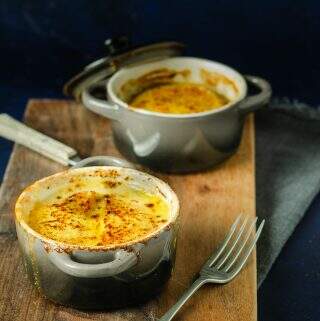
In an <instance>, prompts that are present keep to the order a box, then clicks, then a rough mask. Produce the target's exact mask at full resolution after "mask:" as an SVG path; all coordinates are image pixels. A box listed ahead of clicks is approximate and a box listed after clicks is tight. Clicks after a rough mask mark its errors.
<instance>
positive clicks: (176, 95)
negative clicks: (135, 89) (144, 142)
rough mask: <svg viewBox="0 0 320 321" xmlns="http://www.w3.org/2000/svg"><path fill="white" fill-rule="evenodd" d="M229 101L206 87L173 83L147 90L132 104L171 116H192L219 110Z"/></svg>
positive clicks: (135, 98) (134, 99) (131, 103)
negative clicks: (192, 114)
mask: <svg viewBox="0 0 320 321" xmlns="http://www.w3.org/2000/svg"><path fill="white" fill-rule="evenodd" d="M227 103H228V99H227V98H226V97H224V96H222V95H220V94H218V93H217V92H215V91H213V90H211V89H210V88H208V87H207V86H205V85H201V84H192V83H173V84H167V85H161V86H157V87H154V88H151V89H147V90H145V91H144V92H142V93H141V94H139V95H137V96H136V97H134V98H133V100H132V101H131V102H130V105H131V106H132V107H135V108H143V109H147V110H150V111H155V112H160V113H169V114H190V113H200V112H203V111H207V110H211V109H215V108H219V107H221V106H223V105H225V104H227Z"/></svg>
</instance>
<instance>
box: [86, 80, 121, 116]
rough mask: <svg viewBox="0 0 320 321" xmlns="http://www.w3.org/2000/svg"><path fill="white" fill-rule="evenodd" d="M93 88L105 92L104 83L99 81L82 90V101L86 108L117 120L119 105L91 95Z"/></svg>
mask: <svg viewBox="0 0 320 321" xmlns="http://www.w3.org/2000/svg"><path fill="white" fill-rule="evenodd" d="M95 90H103V92H106V83H105V82H100V83H96V84H92V85H91V86H89V87H88V88H86V89H84V90H83V92H82V96H81V97H82V103H83V104H84V106H85V107H86V108H88V109H89V110H91V111H93V112H94V113H96V114H99V115H101V116H104V117H107V118H111V119H114V120H118V119H119V118H120V108H119V106H117V105H115V104H112V103H110V102H109V101H108V100H106V99H100V98H97V97H95V96H94V95H93V92H94V91H95ZM105 97H107V95H105Z"/></svg>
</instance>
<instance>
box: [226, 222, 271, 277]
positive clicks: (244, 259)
mask: <svg viewBox="0 0 320 321" xmlns="http://www.w3.org/2000/svg"><path fill="white" fill-rule="evenodd" d="M264 223H265V220H263V221H262V222H261V223H260V225H259V228H258V230H257V232H256V235H255V237H254V239H253V240H252V242H251V244H250V245H249V246H248V247H247V251H246V252H245V253H244V256H243V257H242V258H241V260H240V261H239V262H237V263H236V264H235V267H234V269H233V271H232V272H231V273H232V278H234V277H235V276H236V275H237V274H238V273H239V272H240V271H241V269H242V268H243V266H244V265H245V264H246V262H247V260H248V258H249V256H250V254H251V252H252V250H253V249H254V247H255V245H256V243H257V241H258V239H259V237H260V234H261V232H262V229H263V226H264Z"/></svg>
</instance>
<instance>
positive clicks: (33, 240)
mask: <svg viewBox="0 0 320 321" xmlns="http://www.w3.org/2000/svg"><path fill="white" fill-rule="evenodd" d="M96 171H100V172H101V171H103V173H106V174H107V173H108V172H109V171H113V172H114V171H117V173H118V174H119V176H117V177H116V178H114V180H116V181H117V182H121V183H127V184H132V186H134V187H135V188H141V189H143V190H146V191H148V192H150V193H160V194H161V195H163V196H164V198H165V199H166V201H167V202H168V204H169V210H170V213H169V220H168V222H167V224H166V225H165V226H163V227H161V228H160V229H158V230H156V231H154V232H153V233H152V234H149V235H147V236H146V237H143V238H141V239H138V240H136V241H131V242H128V243H126V244H119V245H118V246H107V245H105V246H95V247H92V246H91V247H86V246H80V245H70V244H65V243H61V242H58V241H54V240H52V239H48V238H46V237H44V236H43V235H40V234H39V233H37V232H36V231H34V230H33V229H32V228H31V227H30V226H29V225H28V220H27V218H28V215H29V213H30V211H31V210H32V208H33V206H34V205H35V204H36V203H37V202H39V201H41V200H43V199H46V198H47V197H48V196H49V195H50V194H51V193H53V192H54V191H55V190H56V189H59V188H60V187H66V186H68V184H70V179H71V178H72V177H74V176H79V175H80V176H83V177H84V176H86V175H89V176H90V175H95V173H96ZM128 177H129V181H128ZM128 182H130V183H128ZM178 216H179V202H178V199H177V197H176V195H175V193H174V192H173V191H172V190H171V188H170V187H169V186H168V185H167V184H166V183H164V182H163V181H161V180H159V179H158V178H156V177H153V176H151V175H148V174H146V173H143V172H140V171H138V170H135V169H131V168H123V167H115V166H93V167H85V168H77V169H72V170H68V171H65V172H62V173H58V174H55V175H52V176H49V177H46V178H44V179H41V180H39V181H37V182H35V183H34V184H32V185H31V186H29V187H28V188H27V189H25V190H24V191H23V192H22V194H21V195H20V197H19V198H18V200H17V203H16V207H15V223H16V230H17V235H18V241H19V245H20V248H21V252H22V256H23V259H24V263H25V266H26V269H27V273H28V275H29V277H30V279H31V281H32V283H33V284H34V286H35V287H36V288H37V289H38V291H39V292H40V293H41V294H42V295H44V296H45V297H46V298H48V299H50V300H53V301H55V302H57V303H60V304H63V305H67V306H72V307H75V308H78V309H85V310H88V309H89V310H96V309H99V310H101V309H113V308H119V307H124V306H130V305H135V304H139V303H142V302H144V301H146V300H148V299H150V298H151V297H152V296H154V295H156V294H157V293H158V292H159V291H160V290H161V289H162V288H163V286H164V285H165V283H166V281H167V280H168V279H169V277H170V275H171V272H172V269H173V265H174V259H175V248H176V237H177V229H178Z"/></svg>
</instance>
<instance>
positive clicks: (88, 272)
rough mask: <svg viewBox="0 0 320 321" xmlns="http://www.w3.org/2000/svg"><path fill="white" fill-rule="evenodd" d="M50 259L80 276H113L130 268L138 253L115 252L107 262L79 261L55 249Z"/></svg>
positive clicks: (63, 268)
mask: <svg viewBox="0 0 320 321" xmlns="http://www.w3.org/2000/svg"><path fill="white" fill-rule="evenodd" d="M49 259H50V261H51V262H52V263H53V264H54V265H55V266H56V267H57V268H58V269H60V270H61V271H63V272H65V273H67V274H69V275H72V276H76V277H80V278H101V277H111V276H114V275H117V274H120V273H122V272H124V271H126V270H128V269H130V268H131V267H132V266H134V265H135V264H136V263H137V260H138V258H137V254H136V253H134V252H126V251H124V250H119V251H117V252H115V254H114V257H113V260H112V261H111V262H107V263H97V264H87V263H79V262H76V261H74V260H73V258H72V256H71V255H69V254H67V253H58V252H56V251H54V250H53V251H52V252H50V253H49Z"/></svg>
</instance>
